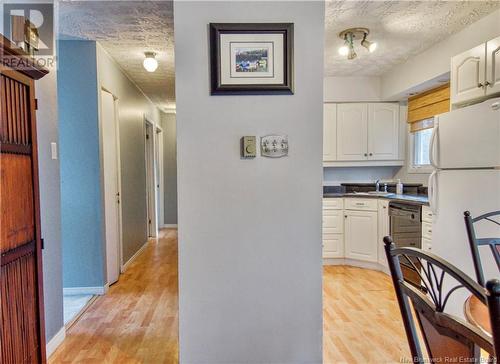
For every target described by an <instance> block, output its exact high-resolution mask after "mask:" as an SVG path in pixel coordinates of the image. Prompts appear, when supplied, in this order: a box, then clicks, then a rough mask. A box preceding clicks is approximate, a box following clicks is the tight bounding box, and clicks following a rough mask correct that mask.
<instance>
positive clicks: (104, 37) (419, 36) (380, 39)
mask: <svg viewBox="0 0 500 364" xmlns="http://www.w3.org/2000/svg"><path fill="white" fill-rule="evenodd" d="M325 6H326V14H325V18H326V20H325V22H326V24H325V74H326V75H328V76H351V75H357V76H363V75H364V76H379V75H381V74H383V73H385V72H387V71H388V70H389V69H390V68H391V67H393V66H394V65H396V64H399V63H402V62H404V61H406V60H407V59H408V58H410V57H411V56H413V55H416V54H418V53H420V52H422V51H423V50H425V49H427V48H429V47H430V46H432V45H433V44H435V43H437V42H439V41H440V40H442V39H444V38H446V37H447V36H449V35H451V34H453V33H456V32H458V31H460V30H461V29H463V28H465V27H466V26H468V25H470V24H471V23H473V22H475V21H477V20H479V19H480V18H481V17H483V16H485V15H487V14H489V13H491V12H492V11H494V10H495V9H497V8H499V7H500V1H498V0H496V1H494V0H491V1H367V0H361V1H354V0H351V1H343V0H340V1H339V0H333V1H332V0H328V1H327V2H326V5H325ZM350 27H368V28H369V29H370V37H369V39H370V40H373V41H376V42H377V43H378V49H377V50H376V51H375V52H374V53H372V54H369V53H368V51H366V50H365V49H364V48H363V47H361V46H360V45H359V43H356V44H355V48H356V52H357V53H358V58H356V59H355V60H353V61H349V60H347V59H346V58H345V57H342V56H340V55H339V54H338V52H337V50H338V47H340V46H341V45H342V43H343V41H342V40H341V39H339V38H338V33H339V32H340V31H342V30H343V29H346V28H350ZM58 32H59V36H60V37H61V38H62V39H68V38H70V39H73V38H76V39H90V40H96V41H99V43H100V44H101V45H102V46H103V47H104V48H105V49H106V51H107V52H108V53H109V54H110V55H111V56H112V57H113V58H114V59H115V61H116V62H117V63H118V64H119V65H120V67H121V68H122V69H123V70H124V71H125V72H126V73H127V74H128V76H129V77H130V78H131V79H132V80H133V81H134V82H135V83H136V84H137V85H138V86H139V87H140V88H141V90H142V91H143V92H144V93H145V94H146V95H147V96H148V97H149V98H150V99H151V100H152V101H153V102H154V103H155V104H156V105H157V106H158V107H159V108H160V109H163V110H165V109H171V108H173V107H175V94H174V91H175V70H174V29H173V2H172V1H171V0H159V1H118V0H107V1H70V0H69V1H68V0H63V1H60V2H59V30H58ZM145 51H154V52H156V53H157V54H158V55H157V59H158V61H159V67H158V70H157V71H156V72H154V73H148V72H146V70H144V68H143V67H142V61H143V59H144V52H145Z"/></svg>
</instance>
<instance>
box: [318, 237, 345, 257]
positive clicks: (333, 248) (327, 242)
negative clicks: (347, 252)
mask: <svg viewBox="0 0 500 364" xmlns="http://www.w3.org/2000/svg"><path fill="white" fill-rule="evenodd" d="M343 257H344V236H343V235H342V234H323V258H343Z"/></svg>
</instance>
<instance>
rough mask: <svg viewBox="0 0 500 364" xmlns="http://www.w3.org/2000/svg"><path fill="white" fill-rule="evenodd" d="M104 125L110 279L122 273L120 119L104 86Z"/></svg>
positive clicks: (110, 282) (112, 279) (109, 282)
mask: <svg viewBox="0 0 500 364" xmlns="http://www.w3.org/2000/svg"><path fill="white" fill-rule="evenodd" d="M101 125H102V146H103V148H102V150H103V170H104V212H105V224H106V229H105V230H106V274H107V283H108V284H110V285H111V284H113V283H115V282H116V281H118V278H119V277H120V264H121V258H120V256H121V253H120V251H121V219H120V167H119V166H120V157H119V137H118V120H117V117H116V107H115V98H114V97H113V95H112V94H110V93H109V92H107V91H105V90H101Z"/></svg>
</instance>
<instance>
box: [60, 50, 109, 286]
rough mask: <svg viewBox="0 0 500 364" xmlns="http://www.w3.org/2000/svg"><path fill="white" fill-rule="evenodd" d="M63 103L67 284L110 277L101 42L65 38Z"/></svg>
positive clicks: (96, 282)
mask: <svg viewBox="0 0 500 364" xmlns="http://www.w3.org/2000/svg"><path fill="white" fill-rule="evenodd" d="M58 43H59V45H58V49H59V69H58V103H59V132H60V158H61V226H62V241H63V284H64V287H102V286H104V284H105V283H106V277H105V274H104V272H105V263H106V262H105V251H104V232H103V223H102V220H103V211H102V208H101V201H102V190H101V185H100V178H101V177H100V163H99V119H98V113H97V110H98V109H97V107H98V103H97V102H98V101H97V93H96V90H97V68H96V43H95V42H93V41H59V42H58Z"/></svg>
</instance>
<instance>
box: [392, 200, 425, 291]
mask: <svg viewBox="0 0 500 364" xmlns="http://www.w3.org/2000/svg"><path fill="white" fill-rule="evenodd" d="M421 217H422V206H420V205H413V204H407V203H402V202H389V218H390V222H389V226H390V234H391V237H392V241H393V242H394V245H396V248H403V247H404V248H418V249H422V218H421ZM400 263H401V270H402V273H403V276H404V278H405V279H406V280H407V281H409V282H410V283H413V284H414V285H416V286H418V287H419V286H420V277H419V275H418V273H417V272H416V271H415V268H417V269H419V268H420V267H419V264H418V262H417V261H413V262H412V263H413V265H412V264H410V262H407V261H404V258H402V257H401V258H400Z"/></svg>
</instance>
